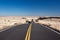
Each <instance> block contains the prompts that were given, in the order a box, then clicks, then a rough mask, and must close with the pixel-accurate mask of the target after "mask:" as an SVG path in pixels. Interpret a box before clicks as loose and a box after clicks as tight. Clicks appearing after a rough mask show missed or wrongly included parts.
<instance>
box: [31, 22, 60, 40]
mask: <svg viewBox="0 0 60 40" xmlns="http://www.w3.org/2000/svg"><path fill="white" fill-rule="evenodd" d="M31 40H60V35H59V34H57V33H55V32H54V31H51V30H50V29H48V28H46V27H43V26H42V25H40V24H36V23H33V24H32V31H31Z"/></svg>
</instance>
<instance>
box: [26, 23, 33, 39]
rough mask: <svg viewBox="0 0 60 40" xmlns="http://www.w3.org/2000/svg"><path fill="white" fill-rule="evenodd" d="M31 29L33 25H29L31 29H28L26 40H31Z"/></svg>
mask: <svg viewBox="0 0 60 40" xmlns="http://www.w3.org/2000/svg"><path fill="white" fill-rule="evenodd" d="M31 28H32V23H31V24H30V25H29V28H28V30H27V33H26V37H25V40H30V34H31Z"/></svg>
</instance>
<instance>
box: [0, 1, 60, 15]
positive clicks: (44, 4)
mask: <svg viewBox="0 0 60 40" xmlns="http://www.w3.org/2000/svg"><path fill="white" fill-rule="evenodd" d="M0 16H60V1H59V0H0Z"/></svg>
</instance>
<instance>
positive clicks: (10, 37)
mask: <svg viewBox="0 0 60 40" xmlns="http://www.w3.org/2000/svg"><path fill="white" fill-rule="evenodd" d="M28 27H29V24H23V25H18V26H15V27H12V28H10V29H8V30H6V31H3V32H0V40H25V36H26V32H27V29H28Z"/></svg>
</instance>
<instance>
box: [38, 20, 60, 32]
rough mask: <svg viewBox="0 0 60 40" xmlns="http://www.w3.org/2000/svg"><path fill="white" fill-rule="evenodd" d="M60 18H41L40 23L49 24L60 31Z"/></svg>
mask: <svg viewBox="0 0 60 40" xmlns="http://www.w3.org/2000/svg"><path fill="white" fill-rule="evenodd" d="M59 21H60V19H52V20H50V19H48V20H39V21H38V23H41V24H45V25H49V26H50V27H52V28H54V29H57V30H59V31H60V22H59Z"/></svg>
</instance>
